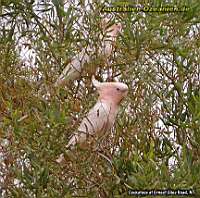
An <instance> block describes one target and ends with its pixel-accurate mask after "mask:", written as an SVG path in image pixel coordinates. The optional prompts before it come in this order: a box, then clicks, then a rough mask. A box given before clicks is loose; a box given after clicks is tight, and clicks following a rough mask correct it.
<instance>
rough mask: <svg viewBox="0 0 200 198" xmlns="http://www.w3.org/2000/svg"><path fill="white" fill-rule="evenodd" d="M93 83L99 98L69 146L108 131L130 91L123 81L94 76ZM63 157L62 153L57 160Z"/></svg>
mask: <svg viewBox="0 0 200 198" xmlns="http://www.w3.org/2000/svg"><path fill="white" fill-rule="evenodd" d="M92 83H93V85H94V86H95V87H96V89H97V92H98V94H99V98H98V101H97V103H96V104H95V105H94V107H93V108H92V109H91V110H90V111H89V113H88V114H87V115H86V117H85V118H84V119H83V120H82V122H81V124H80V126H79V128H78V130H77V131H76V132H75V133H74V134H73V136H72V137H71V139H70V140H69V142H68V144H67V148H69V147H72V148H73V147H74V145H75V144H77V143H78V144H82V143H84V142H85V141H87V140H88V141H90V140H91V139H92V138H96V137H97V138H98V137H99V136H102V135H104V134H105V133H106V132H108V131H109V130H110V129H111V127H112V126H113V124H114V122H115V119H116V115H117V112H118V108H119V105H120V103H121V101H122V100H123V98H124V97H126V95H127V93H128V86H127V85H126V84H124V83H121V82H102V83H101V82H99V81H97V80H96V79H95V78H94V77H93V78H92ZM62 159H63V155H61V156H60V157H59V158H58V159H57V162H58V163H60V162H61V161H62Z"/></svg>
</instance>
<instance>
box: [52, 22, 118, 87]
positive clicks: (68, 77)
mask: <svg viewBox="0 0 200 198" xmlns="http://www.w3.org/2000/svg"><path fill="white" fill-rule="evenodd" d="M108 23H109V22H108V21H107V20H104V21H103V22H102V29H103V34H104V36H102V40H103V41H102V45H101V46H99V49H98V55H99V56H103V57H104V58H108V57H109V56H110V55H111V54H112V52H113V50H114V48H115V42H116V38H117V36H118V35H119V33H120V32H121V30H122V25H121V23H117V24H113V25H111V26H110V27H109V26H108ZM94 52H95V48H94V47H93V46H88V47H87V48H85V49H83V50H82V51H81V52H80V53H79V54H77V55H76V56H75V57H74V58H73V59H72V61H71V62H70V63H69V64H68V65H67V66H66V67H65V69H64V70H63V72H62V73H61V75H60V76H59V77H58V79H57V80H56V82H55V84H54V85H55V86H56V87H58V86H63V85H68V84H69V83H70V82H72V81H74V80H76V79H78V78H79V77H80V75H81V72H82V71H83V69H84V66H85V65H86V63H89V62H90V61H91V59H92V55H93V54H94Z"/></svg>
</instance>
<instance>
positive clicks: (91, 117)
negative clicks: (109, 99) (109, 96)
mask: <svg viewBox="0 0 200 198" xmlns="http://www.w3.org/2000/svg"><path fill="white" fill-rule="evenodd" d="M114 120H115V115H113V113H112V111H111V105H109V104H107V103H103V102H101V101H98V102H97V103H96V105H95V106H94V107H93V108H92V109H91V110H90V111H89V113H88V114H87V116H86V117H85V118H84V119H83V120H82V122H81V124H80V126H79V128H78V131H77V132H76V133H75V134H74V135H73V137H72V138H71V139H70V141H69V143H68V145H67V147H69V146H71V145H75V144H76V143H83V142H84V141H86V139H87V138H88V137H89V136H90V137H91V136H94V135H96V134H103V132H106V131H107V130H109V129H110V128H111V127H112V125H113V124H114Z"/></svg>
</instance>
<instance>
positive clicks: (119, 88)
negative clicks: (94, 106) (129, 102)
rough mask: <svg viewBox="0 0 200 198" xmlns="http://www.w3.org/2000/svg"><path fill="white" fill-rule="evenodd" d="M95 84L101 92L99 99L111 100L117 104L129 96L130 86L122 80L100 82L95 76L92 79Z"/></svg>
mask: <svg viewBox="0 0 200 198" xmlns="http://www.w3.org/2000/svg"><path fill="white" fill-rule="evenodd" d="M92 82H93V85H94V86H95V87H96V88H97V92H98V93H99V100H103V101H109V102H111V103H113V104H115V105H119V104H120V102H121V101H122V100H123V99H124V97H126V96H127V93H128V86H127V85H126V84H124V83H121V82H102V83H101V82H99V81H97V80H96V79H95V78H94V77H93V79H92Z"/></svg>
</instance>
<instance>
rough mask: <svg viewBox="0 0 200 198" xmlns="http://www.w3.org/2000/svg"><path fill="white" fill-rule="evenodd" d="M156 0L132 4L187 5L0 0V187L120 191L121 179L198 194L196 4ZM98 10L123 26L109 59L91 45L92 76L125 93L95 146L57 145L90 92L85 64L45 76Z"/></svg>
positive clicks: (74, 48) (29, 191)
mask: <svg viewBox="0 0 200 198" xmlns="http://www.w3.org/2000/svg"><path fill="white" fill-rule="evenodd" d="M163 2H167V1H154V2H153V1H137V4H138V6H144V5H145V6H157V7H159V6H177V7H179V6H180V7H181V6H188V8H189V10H188V11H187V12H123V13H110V14H108V13H101V8H102V7H103V6H104V5H112V4H111V3H110V2H107V1H106V2H100V1H95V0H90V1H62V0H61V1H57V0H52V1H50V0H48V1H35V0H30V1H24V0H9V1H1V4H2V5H1V26H0V27H1V32H0V35H1V42H0V45H1V46H0V49H1V53H0V60H1V61H0V138H1V141H0V143H1V145H0V148H1V150H0V186H1V190H0V194H1V197H72V196H86V197H127V196H128V194H127V192H128V190H129V189H137V190H144V189H149V190H150V189H193V190H194V191H195V195H193V196H194V197H199V194H200V180H199V178H200V159H199V155H200V90H199V86H200V83H199V82H200V79H199V78H200V65H199V63H200V56H199V54H200V50H199V49H200V46H199V45H200V42H199V41H200V37H199V35H200V23H199V21H200V16H199V11H200V6H199V2H198V0H193V1H192V2H191V1H190V2H188V1H186V0H185V1H181V3H180V2H178V1H175V0H172V1H168V2H171V3H163ZM118 3H119V2H118ZM86 5H87V6H86ZM106 15H111V16H112V17H113V21H115V22H121V23H122V24H123V33H122V35H121V36H120V37H119V38H118V40H117V43H116V51H115V53H113V55H112V57H110V59H109V60H108V62H109V65H108V64H107V63H106V62H105V61H104V62H102V61H101V62H99V60H98V54H96V57H97V58H96V59H95V58H94V60H93V62H92V63H91V66H92V64H93V65H94V64H98V65H99V66H98V69H97V71H96V76H98V77H99V79H101V80H104V81H105V80H112V79H113V78H114V77H116V78H118V79H119V80H120V81H123V82H125V83H127V84H128V86H129V94H128V97H127V98H126V100H125V101H124V102H123V105H122V107H121V109H120V112H119V115H118V119H117V122H116V124H115V127H114V128H113V129H112V132H111V133H110V134H109V135H108V137H105V138H104V139H103V140H102V142H101V144H100V145H99V147H98V148H95V149H92V150H91V148H87V149H85V150H81V149H80V148H77V149H76V150H75V151H73V152H70V153H66V149H65V145H66V142H67V141H68V140H69V138H70V135H71V134H72V133H73V131H75V130H76V128H77V127H78V125H79V123H80V121H81V119H82V117H83V116H84V115H85V113H86V112H87V111H88V109H89V108H90V107H91V106H92V105H93V104H94V103H95V100H96V98H97V95H96V94H95V91H94V90H93V88H92V87H91V83H90V79H91V75H92V73H93V72H94V71H92V68H91V71H90V70H88V72H87V73H86V74H85V75H83V76H82V77H81V79H80V80H78V81H76V82H75V83H74V84H72V85H71V86H70V87H69V88H61V89H57V88H55V87H54V86H53V83H54V82H55V80H56V78H57V77H58V76H59V74H60V73H61V71H62V70H63V69H64V68H65V66H66V65H67V64H68V63H69V62H70V60H71V58H72V57H73V56H74V55H75V54H77V53H79V52H80V50H81V49H83V48H85V47H87V45H88V44H89V43H90V44H91V43H92V44H93V45H94V46H96V47H97V48H98V46H99V43H100V42H101V39H100V37H99V36H98V35H99V34H100V32H101V28H100V23H101V19H102V18H103V17H105V16H106ZM108 73H109V79H105V76H108V75H105V74H108ZM63 152H64V153H65V158H66V163H65V164H63V165H59V164H58V163H56V159H57V158H58V156H59V155H60V154H61V153H63ZM133 197H134V196H133ZM172 197H173V196H172Z"/></svg>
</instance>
